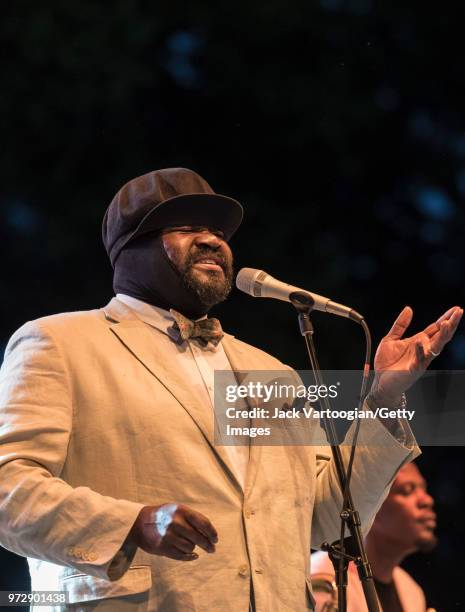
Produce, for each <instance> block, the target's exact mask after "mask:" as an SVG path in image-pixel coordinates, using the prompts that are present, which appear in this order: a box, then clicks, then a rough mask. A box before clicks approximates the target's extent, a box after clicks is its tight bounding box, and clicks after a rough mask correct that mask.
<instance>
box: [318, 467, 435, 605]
mask: <svg viewBox="0 0 465 612" xmlns="http://www.w3.org/2000/svg"><path fill="white" fill-rule="evenodd" d="M433 507H434V499H433V497H432V496H431V495H430V494H429V493H428V491H427V488H426V481H425V479H424V478H423V476H422V475H421V473H420V470H419V469H418V467H417V466H416V464H415V463H409V464H408V465H404V466H403V467H402V468H401V470H400V471H399V473H398V474H397V477H396V479H395V480H394V483H393V485H392V487H391V490H390V492H389V495H388V496H387V498H386V500H385V501H384V503H383V505H382V506H381V508H380V510H379V512H378V514H377V515H376V518H375V520H374V522H373V525H372V527H371V529H370V531H369V533H368V535H367V537H366V541H365V545H366V551H367V555H368V559H369V561H370V563H371V569H372V571H373V576H374V579H375V586H376V591H377V593H378V597H379V600H380V604H381V607H382V609H383V612H425V610H426V599H425V595H424V593H423V589H422V588H421V587H420V585H419V584H417V583H416V582H415V580H414V579H413V578H412V577H411V576H410V575H409V574H408V573H407V572H406V571H405V570H403V569H402V568H401V567H400V564H401V563H402V561H403V560H404V559H405V558H406V557H407V556H408V555H411V554H412V553H415V552H425V553H426V552H429V551H431V550H432V549H433V548H434V547H435V546H436V543H437V538H436V535H435V533H434V530H435V528H436V513H435V512H434V509H433ZM311 572H312V574H311V578H312V584H313V590H314V596H315V599H316V601H317V608H316V610H317V612H323V611H329V610H331V609H334V607H333V608H332V607H331V605H332V603H333V604H335V603H336V601H337V589H336V586H335V583H334V569H333V565H332V563H331V561H330V559H329V557H328V555H327V553H324V552H321V551H320V552H317V553H314V554H313V555H312V561H311ZM347 601H348V603H347V610H348V612H366V611H367V606H366V603H365V598H364V595H363V589H362V586H361V583H360V580H359V578H358V572H357V568H356V567H355V564H354V563H350V565H349V571H348V587H347ZM428 610H429V612H433V610H432V609H431V608H428Z"/></svg>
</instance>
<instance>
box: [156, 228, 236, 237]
mask: <svg viewBox="0 0 465 612" xmlns="http://www.w3.org/2000/svg"><path fill="white" fill-rule="evenodd" d="M166 231H168V232H180V233H182V234H199V233H201V232H209V233H210V234H213V235H214V236H217V237H218V238H220V239H221V240H224V233H223V232H222V231H221V230H216V229H210V228H208V227H196V226H192V227H191V226H182V227H170V228H168V229H167V230H166Z"/></svg>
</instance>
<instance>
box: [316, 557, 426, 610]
mask: <svg viewBox="0 0 465 612" xmlns="http://www.w3.org/2000/svg"><path fill="white" fill-rule="evenodd" d="M311 564H312V579H313V580H326V581H329V582H333V581H334V569H333V565H332V563H331V561H330V560H329V557H328V555H327V554H326V553H324V552H321V551H320V552H317V553H314V554H313V555H312V559H311ZM347 578H348V580H347V612H368V608H367V605H366V602H365V596H364V594H363V587H362V584H361V582H360V579H359V577H358V572H357V568H356V567H355V565H354V564H353V563H350V565H349V571H348V576H347ZM393 580H394V584H395V586H396V590H397V594H398V596H399V600H400V603H401V605H402V610H403V611H404V612H426V599H425V594H424V593H423V589H422V588H421V587H420V585H419V584H418V583H417V582H415V580H414V579H413V578H412V577H411V576H410V574H408V573H407V572H406V571H405V570H403V569H402V568H401V567H396V568H394V572H393ZM315 599H316V602H317V605H316V612H321V611H322V610H323V609H324V608H323V606H324V603H325V601H327V597H325V596H324V595H323V593H321V594H319V593H315Z"/></svg>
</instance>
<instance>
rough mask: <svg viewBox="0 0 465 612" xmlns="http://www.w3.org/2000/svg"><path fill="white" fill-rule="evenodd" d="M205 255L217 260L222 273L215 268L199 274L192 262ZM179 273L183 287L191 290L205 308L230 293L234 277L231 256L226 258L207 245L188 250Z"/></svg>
mask: <svg viewBox="0 0 465 612" xmlns="http://www.w3.org/2000/svg"><path fill="white" fill-rule="evenodd" d="M206 256H211V257H212V258H214V260H215V261H217V262H218V264H219V265H220V266H221V268H222V270H223V274H222V273H221V272H218V271H215V270H205V271H203V273H202V277H200V276H199V274H198V272H197V271H196V269H195V268H194V264H195V263H196V262H197V261H198V260H199V259H201V258H202V257H206ZM180 274H181V280H182V283H183V285H184V287H185V288H186V289H187V290H188V291H190V292H192V293H193V294H194V295H195V296H196V297H197V299H198V300H200V302H201V303H202V304H203V305H204V306H205V307H206V308H207V309H210V308H211V307H212V306H215V305H216V304H219V303H220V302H223V301H224V300H225V299H226V298H227V297H228V295H229V294H230V293H231V290H232V286H233V278H234V268H233V262H232V258H229V257H228V258H226V257H225V256H224V255H223V254H222V253H218V251H215V250H214V249H210V248H209V247H206V246H203V247H201V248H199V247H197V248H196V249H195V250H192V251H190V252H189V254H188V256H187V257H186V260H185V262H184V265H183V267H182V269H181V270H180ZM205 276H206V277H207V278H205Z"/></svg>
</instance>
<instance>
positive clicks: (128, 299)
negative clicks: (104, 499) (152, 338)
mask: <svg viewBox="0 0 465 612" xmlns="http://www.w3.org/2000/svg"><path fill="white" fill-rule="evenodd" d="M116 297H117V298H118V300H119V301H120V302H123V304H126V306H129V308H131V310H133V311H134V312H135V314H136V315H137V317H138V318H139V319H141V320H142V321H144V323H148V324H149V325H151V326H152V327H155V328H156V329H158V330H160V331H161V332H163V333H164V334H166V335H167V336H169V337H170V338H171V339H172V340H175V341H178V339H179V332H178V331H176V330H174V329H173V323H174V319H173V316H172V314H171V313H170V311H169V310H165V309H164V308H160V307H159V306H153V304H147V302H143V301H142V300H139V299H138V298H135V297H132V296H131V295H125V294H124V293H117V294H116ZM206 318H207V315H205V316H203V317H200V318H199V319H196V320H197V321H200V319H206ZM208 346H209V347H210V346H212V345H211V343H209V344H208Z"/></svg>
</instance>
